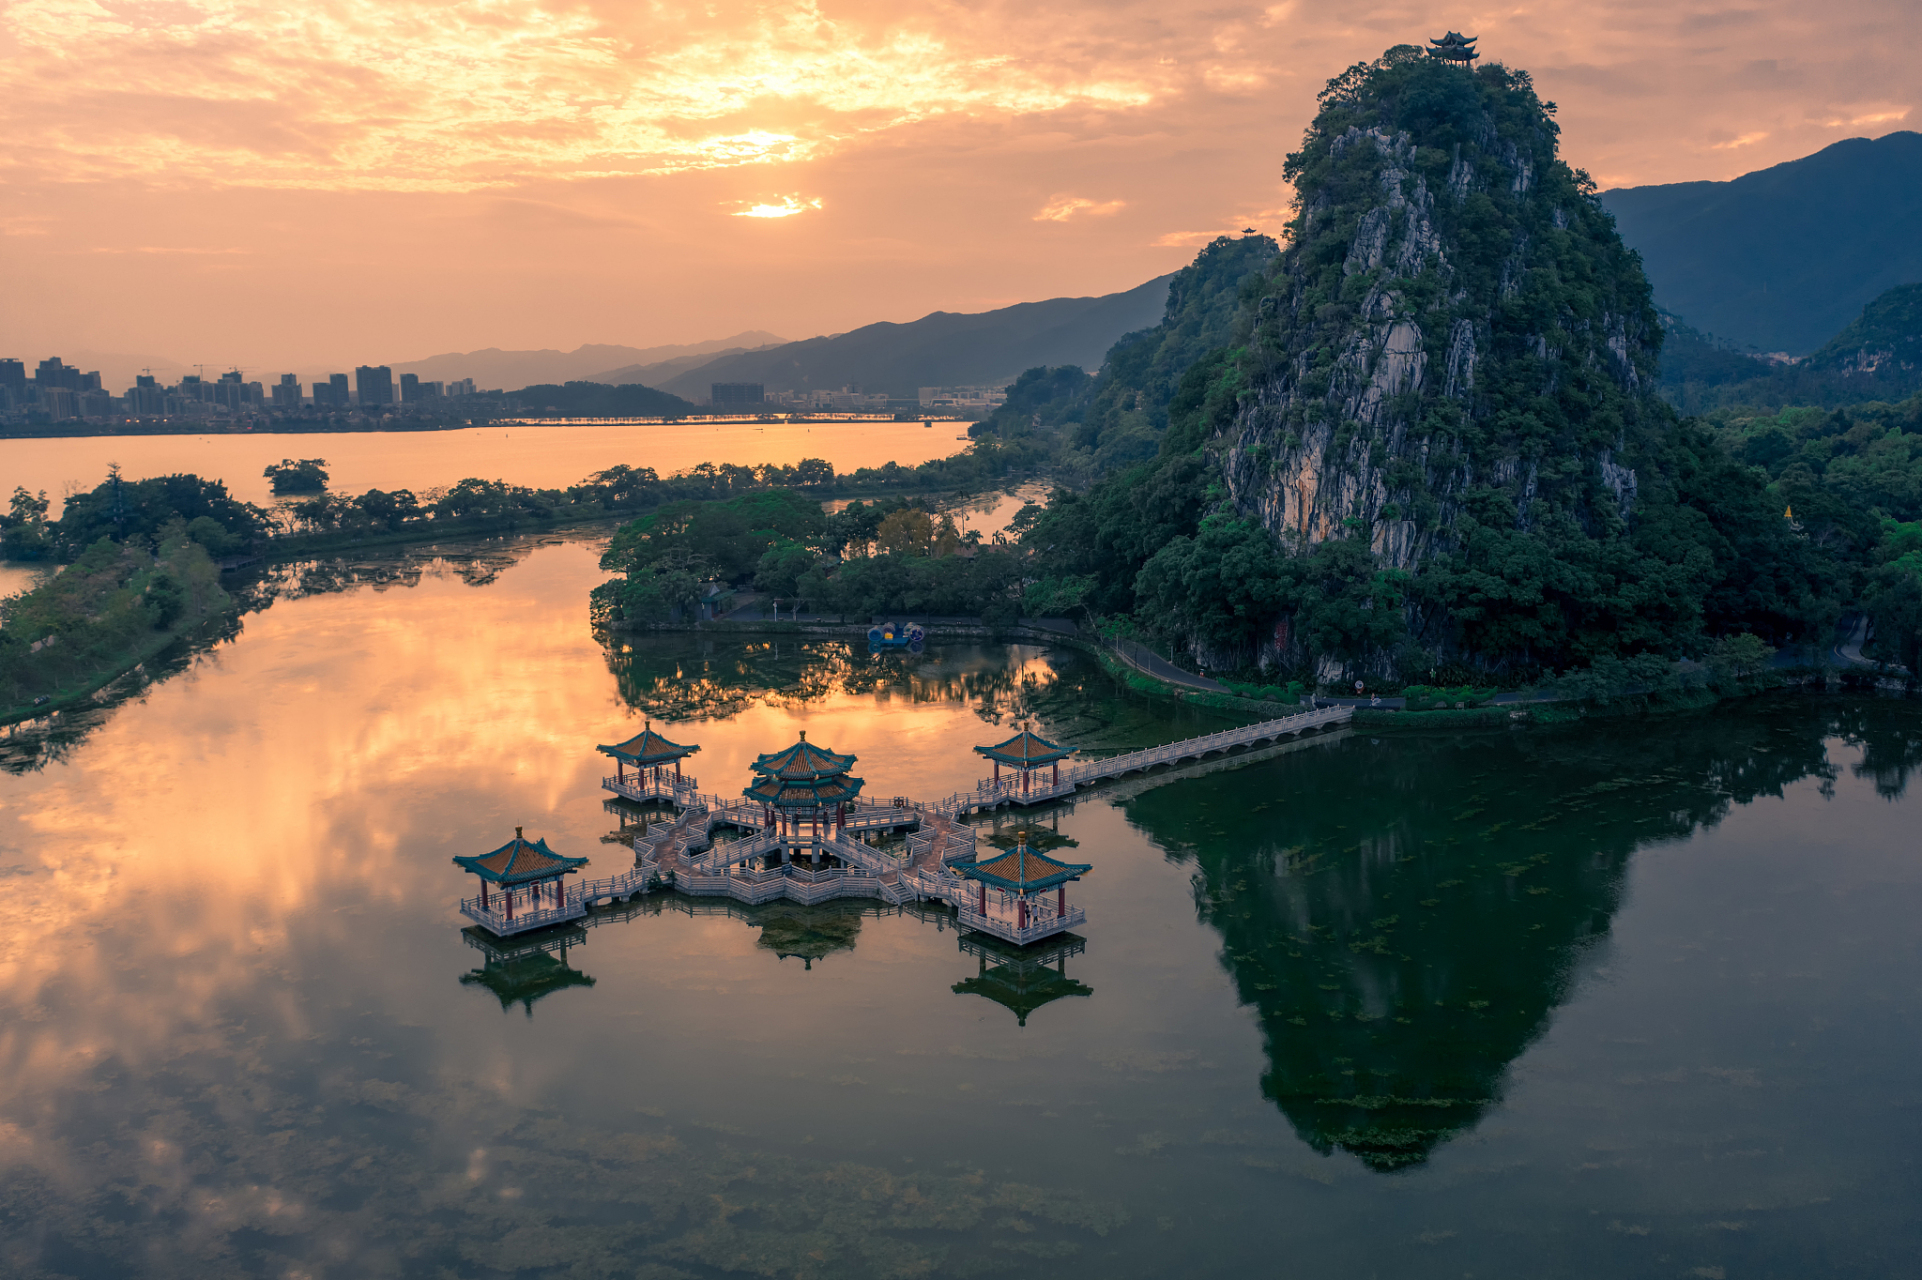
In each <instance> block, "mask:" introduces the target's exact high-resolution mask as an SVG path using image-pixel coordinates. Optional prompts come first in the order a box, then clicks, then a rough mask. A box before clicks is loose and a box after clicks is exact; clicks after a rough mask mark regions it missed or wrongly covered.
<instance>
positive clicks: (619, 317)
mask: <svg viewBox="0 0 1922 1280" xmlns="http://www.w3.org/2000/svg"><path fill="white" fill-rule="evenodd" d="M1450 27H1452V28H1455V29H1458V30H1461V31H1464V32H1467V33H1469V34H1473V35H1479V36H1480V37H1481V45H1482V49H1483V53H1484V58H1486V59H1493V60H1499V61H1502V62H1505V63H1508V64H1509V65H1511V66H1519V67H1525V68H1527V69H1529V70H1530V71H1531V72H1532V73H1533V75H1534V77H1535V82H1536V85H1537V87H1538V89H1539V90H1540V91H1541V92H1542V94H1543V96H1544V97H1547V98H1550V99H1553V100H1555V101H1557V102H1559V103H1560V106H1561V112H1560V119H1561V122H1562V126H1563V131H1564V132H1563V147H1564V154H1565V155H1566V157H1567V158H1568V159H1569V160H1570V161H1571V162H1572V163H1574V164H1577V165H1580V166H1583V167H1585V168H1587V169H1588V170H1590V171H1591V172H1592V173H1593V174H1594V175H1595V176H1596V178H1597V179H1598V180H1599V181H1600V182H1601V184H1602V185H1603V186H1605V187H1607V186H1619V185H1629V184H1637V183H1648V182H1675V181H1683V180H1688V179H1696V178H1728V177H1733V176H1735V175H1737V174H1740V173H1744V172H1747V171H1749V170H1752V169H1757V168H1762V167H1765V166H1767V165H1770V164H1775V163H1779V162H1781V161H1784V160H1789V159H1794V158H1795V157H1798V156H1802V155H1806V154H1808V153H1810V152H1812V151H1815V150H1818V149H1820V148H1821V147H1823V146H1825V145H1827V144H1829V143H1831V142H1834V141H1837V140H1838V139H1841V138H1846V137H1855V136H1868V137H1877V136H1880V135H1882V134H1885V133H1888V132H1890V131H1892V130H1896V129H1904V128H1917V127H1922V111H1919V110H1918V106H1922V103H1918V99H1919V98H1922V73H1918V71H1917V66H1918V59H1919V56H1922V17H1918V6H1917V5H1916V3H1915V0H1830V2H1829V3H1824V4H1813V3H1808V2H1807V0H1803V2H1801V3H1788V2H1786V0H1766V2H1764V3H1759V4H1747V5H1742V4H1730V3H1723V2H1720V0H1663V2H1661V3H1656V2H1654V0H1625V2H1621V3H1610V4H1599V3H1570V2H1569V0H1559V2H1558V3H1554V4H1520V5H1511V6H1502V7H1495V8H1479V9H1466V10H1456V11H1453V12H1449V11H1444V10H1441V9H1436V8H1434V7H1432V6H1417V5H1407V4H1395V3H1370V2H1368V0H1352V2H1347V3H1321V4H1310V3H1306V2H1305V0H1301V2H1294V3H1282V4H1276V5H1272V6H1268V7H1262V6H1260V5H1238V4H1223V5H1219V6H1212V7H1200V6H1195V7H1183V6H1179V5H1170V4H1166V3H1146V2H1143V0H1109V2H1108V3H1103V4H1088V3H1046V2H1043V3H1008V2H1005V0H981V2H979V3H939V2H930V0H891V2H890V3H886V4H881V3H870V2H855V3H835V2H833V0H823V2H822V3H818V4H805V3H788V4H754V3H741V2H738V0H714V2H713V3H710V4H706V5H676V4H671V3H659V4H617V3H606V2H598V3H596V2H589V3H574V4H566V3H560V2H558V0H548V2H547V3H541V2H539V0H470V2H462V0H449V2H447V3H411V2H383V0H310V2H309V3H304V4H301V5H298V6H287V5H284V4H263V3H257V2H256V0H151V2H145V3H142V2H131V3H128V2H118V0H10V2H8V3H6V4H4V5H3V6H0V280H4V282H5V284H4V293H3V295H0V296H4V298H5V305H4V306H0V356H7V355H13V356H19V357H21V358H26V359H29V360H34V359H39V358H40V357H42V356H44V355H50V354H61V353H64V352H69V351H80V350H87V351H92V352H124V353H137V354H140V355H143V356H152V357H165V358H168V359H172V360H178V361H185V362H195V361H205V362H207V363H208V364H209V365H210V366H220V367H225V366H226V365H229V364H239V365H242V366H245V367H247V368H249V369H250V370H251V371H250V373H249V375H248V376H249V377H257V376H264V377H265V378H266V380H268V381H271V380H272V375H273V374H274V373H275V372H278V367H279V366H283V365H284V366H285V367H286V368H288V369H295V368H299V369H303V370H304V369H309V368H312V367H315V366H317V365H322V364H330V365H338V366H340V367H346V366H347V365H349V364H351V363H357V362H363V361H400V360H409V359H416V358H419V357H422V356H426V355H429V354H432V353H434V352H440V351H450V350H466V349H471V348H478V347H486V346H500V347H510V348H513V347H560V348H571V347H573V346H576V345H579V344H581V343H584V342H613V343H629V344H633V345H637V346H642V345H652V344H657V343H670V342H691V341H697V340H700V339H704V338H710V337H719V336H724V335H727V334H731V333H734V332H737V331H740V330H744V329H750V328H759V329H767V330H772V331H773V332H776V333H780V334H783V335H786V336H790V337H807V336H811V335H813V334H817V333H825V332H834V331H839V330H844V329H849V328H853V327H856V326H858V325H861V324H866V323H869V322H872V321H875V320H908V319H913V318H915V317H917V316H920V315H923V314H925V313H927V312H929V311H932V310H936V309H945V310H958V311H977V310H983V309H986V308H990V307H995V306H1002V305H1006V304H1008V303H1011V302H1018V301H1027V300H1033V299H1038V298H1046V297H1052V296H1059V295H1063V294H1069V295H1075V294H1098V293H1108V292H1112V291H1115V290H1119V289H1125V288H1128V287H1131V286H1133V285H1136V284H1139V283H1140V282H1141V281H1143V280H1145V279H1147V278H1149V277H1151V276H1154V275H1156V274H1159V273H1161V272H1165V271H1169V270H1172V269H1174V268H1175V267H1178V266H1180V265H1182V264H1184V263H1185V262H1186V261H1188V260H1189V258H1190V257H1192V255H1193V253H1194V250H1195V248H1196V246H1198V245H1199V244H1201V243H1205V241H1206V240H1207V239H1208V238H1209V237H1211V236H1212V235H1214V234H1216V233H1217V232H1220V231H1224V230H1239V229H1240V228H1242V227H1244V226H1256V227H1260V228H1262V229H1264V230H1269V231H1272V230H1274V229H1276V228H1277V227H1278V225H1279V223H1280V222H1281V220H1282V217H1283V211H1284V210H1285V208H1286V205H1287V200H1288V192H1287V190H1286V188H1285V187H1284V186H1283V184H1282V183H1281V180H1280V167H1281V160H1282V157H1283V155H1285V154H1286V153H1287V152H1288V151H1290V150H1292V149H1294V147H1295V146H1296V145H1297V143H1298V142H1299V139H1300V136H1301V130H1302V127H1303V125H1304V124H1306V122H1307V120H1308V118H1309V116H1310V114H1311V113H1312V110H1313V106H1314V95H1315V92H1316V91H1317V90H1318V89H1319V88H1320V87H1321V85H1322V83H1323V82H1324V81H1325V80H1326V79H1327V78H1328V77H1330V76H1332V75H1334V74H1336V73H1337V72H1339V71H1340V70H1341V69H1342V68H1343V67H1344V66H1346V65H1348V64H1349V63H1351V62H1354V61H1357V60H1359V59H1362V58H1369V57H1374V56H1377V55H1379V54H1380V53H1381V51H1382V50H1383V49H1384V48H1386V47H1388V46H1389V45H1391V44H1395V43H1398V42H1404V41H1408V42H1413V41H1419V40H1421V39H1422V38H1424V37H1426V36H1431V35H1434V36H1439V35H1441V34H1442V32H1443V31H1444V30H1445V29H1446V28H1450ZM115 389H116V390H117V389H118V388H115Z"/></svg>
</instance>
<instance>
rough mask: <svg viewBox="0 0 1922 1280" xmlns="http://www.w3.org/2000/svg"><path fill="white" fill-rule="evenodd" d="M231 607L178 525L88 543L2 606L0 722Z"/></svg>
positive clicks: (51, 704) (102, 678)
mask: <svg viewBox="0 0 1922 1280" xmlns="http://www.w3.org/2000/svg"><path fill="white" fill-rule="evenodd" d="M202 531H203V533H206V532H209V531H208V530H207V529H206V528H205V526H203V530H202ZM230 604H231V601H230V599H229V597H228V595H227V593H226V592H225V591H223V590H222V589H221V586H220V571H219V569H218V567H217V566H216V565H215V564H214V561H213V558H212V556H211V555H210V554H209V550H208V548H207V546H206V545H205V544H204V543H203V542H202V541H200V540H199V539H197V538H196V537H195V536H194V534H193V533H192V532H191V530H190V528H189V525H188V523H187V522H186V521H184V520H179V519H175V520H173V521H171V522H169V523H168V524H167V525H165V526H164V527H163V528H162V529H161V530H160V531H159V537H158V539H157V542H155V541H149V540H147V539H145V538H139V537H136V538H131V539H129V540H127V541H125V542H115V541H114V540H112V539H111V538H105V537H103V538H100V539H98V540H96V541H95V542H94V543H93V545H91V546H89V547H88V548H87V549H86V550H85V551H83V552H81V553H80V555H78V556H77V557H75V558H74V560H73V561H72V563H70V564H69V565H67V566H66V568H65V569H64V570H63V571H62V572H60V573H58V574H56V575H54V576H53V577H52V578H49V579H48V580H47V581H45V582H43V583H41V584H40V586H38V587H36V588H35V589H34V590H32V591H29V592H26V593H24V594H22V595H19V596H15V597H11V598H9V599H7V600H5V601H0V721H8V720H16V719H20V718H21V717H23V716H28V715H36V714H44V713H45V712H47V711H50V710H58V709H60V708H61V707H62V706H64V705H67V704H70V703H72V702H74V701H77V700H79V699H82V698H84V697H86V696H87V695H89V694H91V693H93V692H94V690H96V689H98V688H100V687H101V686H102V685H104V684H106V683H107V682H109V681H111V680H113V679H114V678H116V677H117V676H120V675H122V674H124V673H125V672H126V671H128V670H130V669H131V668H133V667H134V666H135V665H137V664H138V663H140V662H143V661H145V660H146V659H148V658H150V657H152V656H153V655H154V654H156V653H158V652H160V650H162V649H164V648H165V647H166V646H167V645H169V644H171V643H172V642H173V641H174V640H176V639H178V638H179V637H180V636H182V635H184V634H186V633H188V632H190V631H192V630H193V629H194V628H195V627H197V626H199V625H200V624H201V623H203V622H205V621H206V620H208V619H209V618H211V617H213V616H215V615H217V614H219V613H222V612H224V611H225V610H226V609H227V608H228V607H229V606H230Z"/></svg>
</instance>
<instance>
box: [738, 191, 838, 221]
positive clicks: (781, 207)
mask: <svg viewBox="0 0 1922 1280" xmlns="http://www.w3.org/2000/svg"><path fill="white" fill-rule="evenodd" d="M820 207H821V201H820V200H819V199H818V198H817V199H813V200H803V199H801V197H799V196H782V197H781V203H779V204H757V205H751V206H749V207H748V208H746V209H742V210H739V211H738V212H736V213H735V214H734V215H733V216H734V217H736V218H792V217H793V216H794V215H795V214H797V213H806V212H807V211H808V210H810V209H819V208H820Z"/></svg>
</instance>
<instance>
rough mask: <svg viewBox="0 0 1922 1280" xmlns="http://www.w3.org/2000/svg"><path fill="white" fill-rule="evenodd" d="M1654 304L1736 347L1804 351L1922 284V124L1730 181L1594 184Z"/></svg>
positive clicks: (1852, 141) (1851, 141) (1792, 352)
mask: <svg viewBox="0 0 1922 1280" xmlns="http://www.w3.org/2000/svg"><path fill="white" fill-rule="evenodd" d="M1602 203H1603V205H1604V206H1606V207H1607V209H1608V210H1609V212H1611V213H1613V214H1614V215H1615V222H1616V226H1617V227H1618V228H1619V230H1620V231H1621V235H1622V239H1623V240H1624V241H1626V242H1627V243H1628V245H1629V247H1630V248H1633V249H1635V250H1637V251H1639V252H1640V253H1641V255H1642V263H1643V266H1644V267H1645V268H1646V270H1647V271H1648V277H1649V281H1650V283H1651V284H1653V285H1654V287H1655V301H1656V303H1657V304H1659V305H1660V306H1661V307H1663V308H1664V309H1665V310H1667V311H1670V312H1672V313H1674V314H1675V315H1678V316H1680V317H1682V318H1683V319H1684V320H1686V321H1687V322H1688V324H1690V325H1692V326H1694V327H1695V328H1696V329H1699V330H1704V331H1706V332H1708V333H1712V334H1714V335H1715V336H1716V337H1717V338H1719V339H1721V340H1723V341H1725V342H1732V343H1734V344H1736V345H1737V346H1743V347H1752V348H1754V349H1757V350H1761V351H1782V352H1787V353H1788V354H1790V355H1798V356H1799V355H1806V354H1808V353H1809V352H1812V351H1814V350H1815V348H1817V347H1819V346H1821V345H1822V343H1824V342H1826V341H1827V340H1828V339H1829V338H1830V336H1831V335H1833V334H1835V333H1836V332H1837V331H1838V330H1840V329H1841V328H1842V327H1843V326H1844V325H1845V324H1847V323H1848V322H1849V321H1850V320H1851V319H1852V318H1854V316H1855V315H1856V313H1857V312H1859V311H1860V310H1861V309H1862V307H1863V306H1864V305H1865V304H1867V303H1868V302H1869V300H1870V299H1872V298H1875V297H1877V296H1878V295H1880V294H1881V293H1883V292H1884V291H1885V290H1887V289H1889V288H1891V287H1893V286H1895V285H1899V284H1909V283H1913V282H1916V281H1922V234H1918V232H1917V228H1918V227H1922V133H1915V132H1910V131H1903V132H1899V133H1891V134H1888V135H1887V136H1885V137H1881V138H1877V139H1875V140H1873V141H1871V140H1869V139H1867V138H1851V139H1848V140H1847V141H1845V142H1838V143H1836V144H1834V145H1833V146H1829V147H1824V148H1823V149H1822V150H1820V151H1818V152H1816V153H1815V154H1814V155H1811V156H1804V157H1803V158H1802V159H1800V160H1791V161H1789V162H1788V163H1786V164H1778V165H1775V166H1774V167H1772V168H1768V169H1762V170H1758V171H1757V172H1755V173H1748V174H1744V175H1742V176H1741V177H1739V178H1736V179H1734V180H1732V181H1729V182H1677V183H1671V184H1668V185H1665V186H1650V187H1622V188H1618V189H1616V190H1613V191H1605V192H1603V193H1602Z"/></svg>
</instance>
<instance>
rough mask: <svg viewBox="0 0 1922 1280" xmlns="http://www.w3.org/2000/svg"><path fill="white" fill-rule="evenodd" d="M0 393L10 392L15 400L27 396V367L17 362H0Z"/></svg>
mask: <svg viewBox="0 0 1922 1280" xmlns="http://www.w3.org/2000/svg"><path fill="white" fill-rule="evenodd" d="M0 391H10V392H12V393H13V397H14V399H15V400H23V399H25V398H26V394H27V366H26V364H25V363H24V362H22V361H19V360H0Z"/></svg>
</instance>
